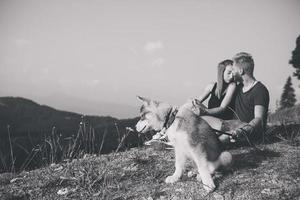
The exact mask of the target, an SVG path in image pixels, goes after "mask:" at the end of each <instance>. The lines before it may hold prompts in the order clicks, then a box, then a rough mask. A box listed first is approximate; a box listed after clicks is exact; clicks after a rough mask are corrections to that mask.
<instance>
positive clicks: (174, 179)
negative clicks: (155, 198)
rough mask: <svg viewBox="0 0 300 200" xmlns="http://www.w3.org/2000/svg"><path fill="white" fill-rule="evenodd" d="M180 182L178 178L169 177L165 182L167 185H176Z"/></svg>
mask: <svg viewBox="0 0 300 200" xmlns="http://www.w3.org/2000/svg"><path fill="white" fill-rule="evenodd" d="M178 180H179V177H177V176H168V177H167V178H166V180H165V182H166V183H175V182H177V181H178Z"/></svg>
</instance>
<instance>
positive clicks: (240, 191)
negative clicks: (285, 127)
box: [0, 135, 300, 200]
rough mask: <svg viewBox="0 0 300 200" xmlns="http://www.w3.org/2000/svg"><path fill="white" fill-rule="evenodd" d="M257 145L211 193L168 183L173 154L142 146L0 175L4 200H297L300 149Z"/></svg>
mask: <svg viewBox="0 0 300 200" xmlns="http://www.w3.org/2000/svg"><path fill="white" fill-rule="evenodd" d="M298 136H299V135H298ZM298 136H297V137H298ZM257 147H258V148H259V149H261V151H259V150H255V149H253V148H251V147H239V148H236V149H232V150H230V152H231V153H232V154H233V156H234V160H235V162H234V164H233V166H232V168H231V169H230V170H227V171H222V172H219V173H217V174H216V175H215V177H214V179H215V183H216V185H217V189H216V191H215V192H213V193H211V194H208V195H206V194H205V191H204V189H203V187H202V185H201V183H199V182H198V181H197V180H196V178H195V177H191V178H189V177H187V175H186V174H187V173H185V175H184V176H183V177H182V179H181V181H180V182H178V183H175V184H166V183H164V179H165V178H166V177H167V176H168V175H171V174H172V173H173V172H174V152H173V151H172V150H162V151H158V150H154V149H152V148H144V147H142V148H135V149H132V150H130V151H126V152H119V153H117V152H116V153H112V154H110V155H101V156H93V155H86V156H84V158H81V159H75V160H73V161H69V162H63V163H60V164H52V165H51V166H50V167H46V168H43V169H38V170H34V171H30V172H22V173H20V174H18V175H13V174H1V175H0V180H1V181H0V199H27V198H30V199H119V200H120V199H149V200H150V199H299V198H300V186H299V182H300V166H299V164H300V156H299V146H292V145H290V144H289V143H288V142H287V141H279V142H274V143H269V144H267V145H258V146H257ZM187 168H188V169H191V168H192V164H191V163H189V164H188V165H187ZM58 192H62V193H63V194H58Z"/></svg>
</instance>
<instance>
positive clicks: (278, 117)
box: [268, 104, 300, 125]
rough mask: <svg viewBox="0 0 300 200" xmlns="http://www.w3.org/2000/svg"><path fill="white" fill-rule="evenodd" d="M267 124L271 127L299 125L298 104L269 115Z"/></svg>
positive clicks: (299, 109) (299, 106) (299, 111)
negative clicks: (290, 124)
mask: <svg viewBox="0 0 300 200" xmlns="http://www.w3.org/2000/svg"><path fill="white" fill-rule="evenodd" d="M268 123H270V124H273V125H279V124H289V123H295V124H300V104H298V105H295V106H294V107H292V108H286V109H281V110H278V111H276V112H275V113H271V114H270V115H269V117H268Z"/></svg>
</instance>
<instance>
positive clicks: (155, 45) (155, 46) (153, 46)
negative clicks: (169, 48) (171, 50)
mask: <svg viewBox="0 0 300 200" xmlns="http://www.w3.org/2000/svg"><path fill="white" fill-rule="evenodd" d="M163 48H164V44H163V43H162V42H161V41H156V42H147V43H146V44H145V46H144V49H145V51H146V52H147V53H150V54H152V53H153V52H155V51H157V50H160V49H163Z"/></svg>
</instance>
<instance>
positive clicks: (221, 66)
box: [216, 60, 233, 99]
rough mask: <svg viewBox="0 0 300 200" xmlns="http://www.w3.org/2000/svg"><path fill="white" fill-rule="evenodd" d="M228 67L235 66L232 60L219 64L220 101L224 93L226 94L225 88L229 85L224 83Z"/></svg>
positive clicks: (218, 87) (218, 90) (218, 85)
mask: <svg viewBox="0 0 300 200" xmlns="http://www.w3.org/2000/svg"><path fill="white" fill-rule="evenodd" d="M227 65H233V61H232V60H224V61H222V62H220V63H219V64H218V74H217V76H218V77H217V88H216V92H217V94H216V95H217V97H218V98H219V99H220V98H221V96H222V93H223V92H224V90H225V88H226V87H227V83H225V81H224V77H223V76H224V71H225V69H226V66H227Z"/></svg>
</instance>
